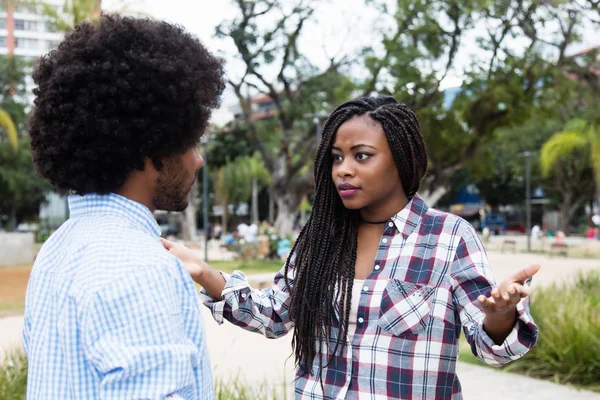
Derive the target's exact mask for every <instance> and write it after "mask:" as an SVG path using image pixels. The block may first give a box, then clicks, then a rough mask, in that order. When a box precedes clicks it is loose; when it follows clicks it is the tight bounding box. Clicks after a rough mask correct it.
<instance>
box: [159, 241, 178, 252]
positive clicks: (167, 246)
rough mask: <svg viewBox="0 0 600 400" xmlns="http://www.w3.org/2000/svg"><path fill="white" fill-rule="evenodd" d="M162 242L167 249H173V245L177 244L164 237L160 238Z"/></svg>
mask: <svg viewBox="0 0 600 400" xmlns="http://www.w3.org/2000/svg"><path fill="white" fill-rule="evenodd" d="M160 242H161V243H162V245H163V246H164V247H165V249H167V250H171V249H172V248H173V246H174V245H175V243H173V242H171V241H170V240H167V239H163V238H160Z"/></svg>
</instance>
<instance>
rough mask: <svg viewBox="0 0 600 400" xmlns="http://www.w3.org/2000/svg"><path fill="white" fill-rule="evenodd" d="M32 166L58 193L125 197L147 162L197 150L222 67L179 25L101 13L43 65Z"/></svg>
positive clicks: (32, 125)
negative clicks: (133, 177) (120, 191)
mask: <svg viewBox="0 0 600 400" xmlns="http://www.w3.org/2000/svg"><path fill="white" fill-rule="evenodd" d="M33 79H34V82H35V83H36V84H37V88H36V89H34V94H35V95H36V99H35V101H34V110H33V113H32V115H31V117H30V119H29V134H30V136H31V148H32V153H33V160H34V163H35V165H36V168H37V170H38V172H39V173H40V175H42V176H43V177H44V178H46V179H48V180H49V181H50V183H52V184H53V185H54V186H55V187H56V188H57V189H58V190H60V191H72V192H75V193H79V194H85V193H100V194H103V193H108V192H114V191H116V190H118V189H119V188H120V187H121V186H122V185H123V183H124V182H125V180H126V179H127V177H128V175H129V174H130V173H131V172H133V171H134V170H136V169H137V170H143V169H144V161H145V159H147V158H149V159H150V160H152V162H153V164H154V165H155V166H156V168H157V169H159V170H160V169H161V168H162V161H163V160H166V159H168V158H169V157H171V156H173V155H176V154H181V153H184V152H185V151H186V150H188V149H189V148H191V147H192V146H194V145H196V144H197V142H198V141H199V139H200V137H201V136H202V134H203V133H204V131H205V129H206V127H207V125H208V120H209V118H210V114H211V111H212V109H215V108H217V107H218V106H219V104H220V97H221V93H222V92H223V89H224V88H225V82H224V71H223V63H222V61H221V60H220V59H219V58H217V57H215V56H213V55H212V54H211V53H210V52H209V51H208V50H207V49H206V48H205V47H204V46H203V44H202V43H200V42H199V41H198V40H197V39H196V38H195V37H193V36H191V35H190V34H188V33H186V32H185V31H184V30H183V29H182V28H181V27H179V26H175V25H171V24H169V23H166V22H162V21H154V20H150V19H138V18H129V17H122V16H119V15H103V16H102V17H101V18H100V20H99V21H97V22H95V23H92V22H84V23H82V24H80V25H78V26H77V27H75V28H74V29H73V30H71V31H70V32H68V33H67V35H66V37H65V38H64V40H63V41H62V42H61V43H60V45H59V46H58V48H57V49H56V50H54V51H52V52H50V53H49V54H48V55H46V56H44V57H43V58H41V59H40V61H39V63H38V65H37V66H36V68H35V70H34V73H33Z"/></svg>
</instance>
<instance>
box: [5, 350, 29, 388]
mask: <svg viewBox="0 0 600 400" xmlns="http://www.w3.org/2000/svg"><path fill="white" fill-rule="evenodd" d="M26 392H27V357H26V356H25V353H24V352H23V351H14V352H11V353H9V354H7V355H6V358H5V359H4V361H2V363H0V399H6V400H20V399H25V394H26Z"/></svg>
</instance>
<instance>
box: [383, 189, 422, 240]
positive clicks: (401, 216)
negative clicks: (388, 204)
mask: <svg viewBox="0 0 600 400" xmlns="http://www.w3.org/2000/svg"><path fill="white" fill-rule="evenodd" d="M427 210H429V207H428V206H427V204H425V202H424V201H423V199H422V198H421V197H420V196H419V195H418V194H415V195H414V196H413V198H412V199H411V200H410V201H409V202H408V204H407V205H406V206H405V207H404V208H403V209H402V210H400V212H399V213H398V214H396V215H394V216H393V217H392V222H393V223H394V224H395V225H396V229H398V232H400V233H401V234H402V236H404V237H405V238H407V237H408V236H409V235H410V234H411V233H412V232H413V231H414V230H415V228H416V227H417V225H419V223H420V222H421V218H422V217H423V215H425V213H426V212H427Z"/></svg>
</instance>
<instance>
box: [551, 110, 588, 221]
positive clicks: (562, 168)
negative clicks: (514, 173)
mask: <svg viewBox="0 0 600 400" xmlns="http://www.w3.org/2000/svg"><path fill="white" fill-rule="evenodd" d="M599 128H600V126H595V125H593V124H589V123H588V122H587V121H585V120H582V119H573V120H571V121H569V122H568V123H567V124H566V125H565V127H564V129H563V130H562V131H560V132H557V133H555V134H554V135H553V136H552V137H551V138H550V139H549V140H548V141H547V142H546V143H545V144H544V146H543V147H542V150H541V153H540V166H541V169H542V173H543V174H544V176H545V177H549V178H550V182H551V183H553V185H551V187H552V189H553V190H554V191H556V192H557V193H559V195H560V197H561V204H560V211H561V229H562V230H563V231H564V232H565V233H569V226H570V222H571V217H572V215H573V214H574V213H575V212H576V211H577V210H578V209H579V208H580V207H581V206H582V205H584V204H585V203H586V202H587V201H589V200H591V199H593V198H594V194H595V189H596V187H597V185H598V184H599V183H600V129H599Z"/></svg>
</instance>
